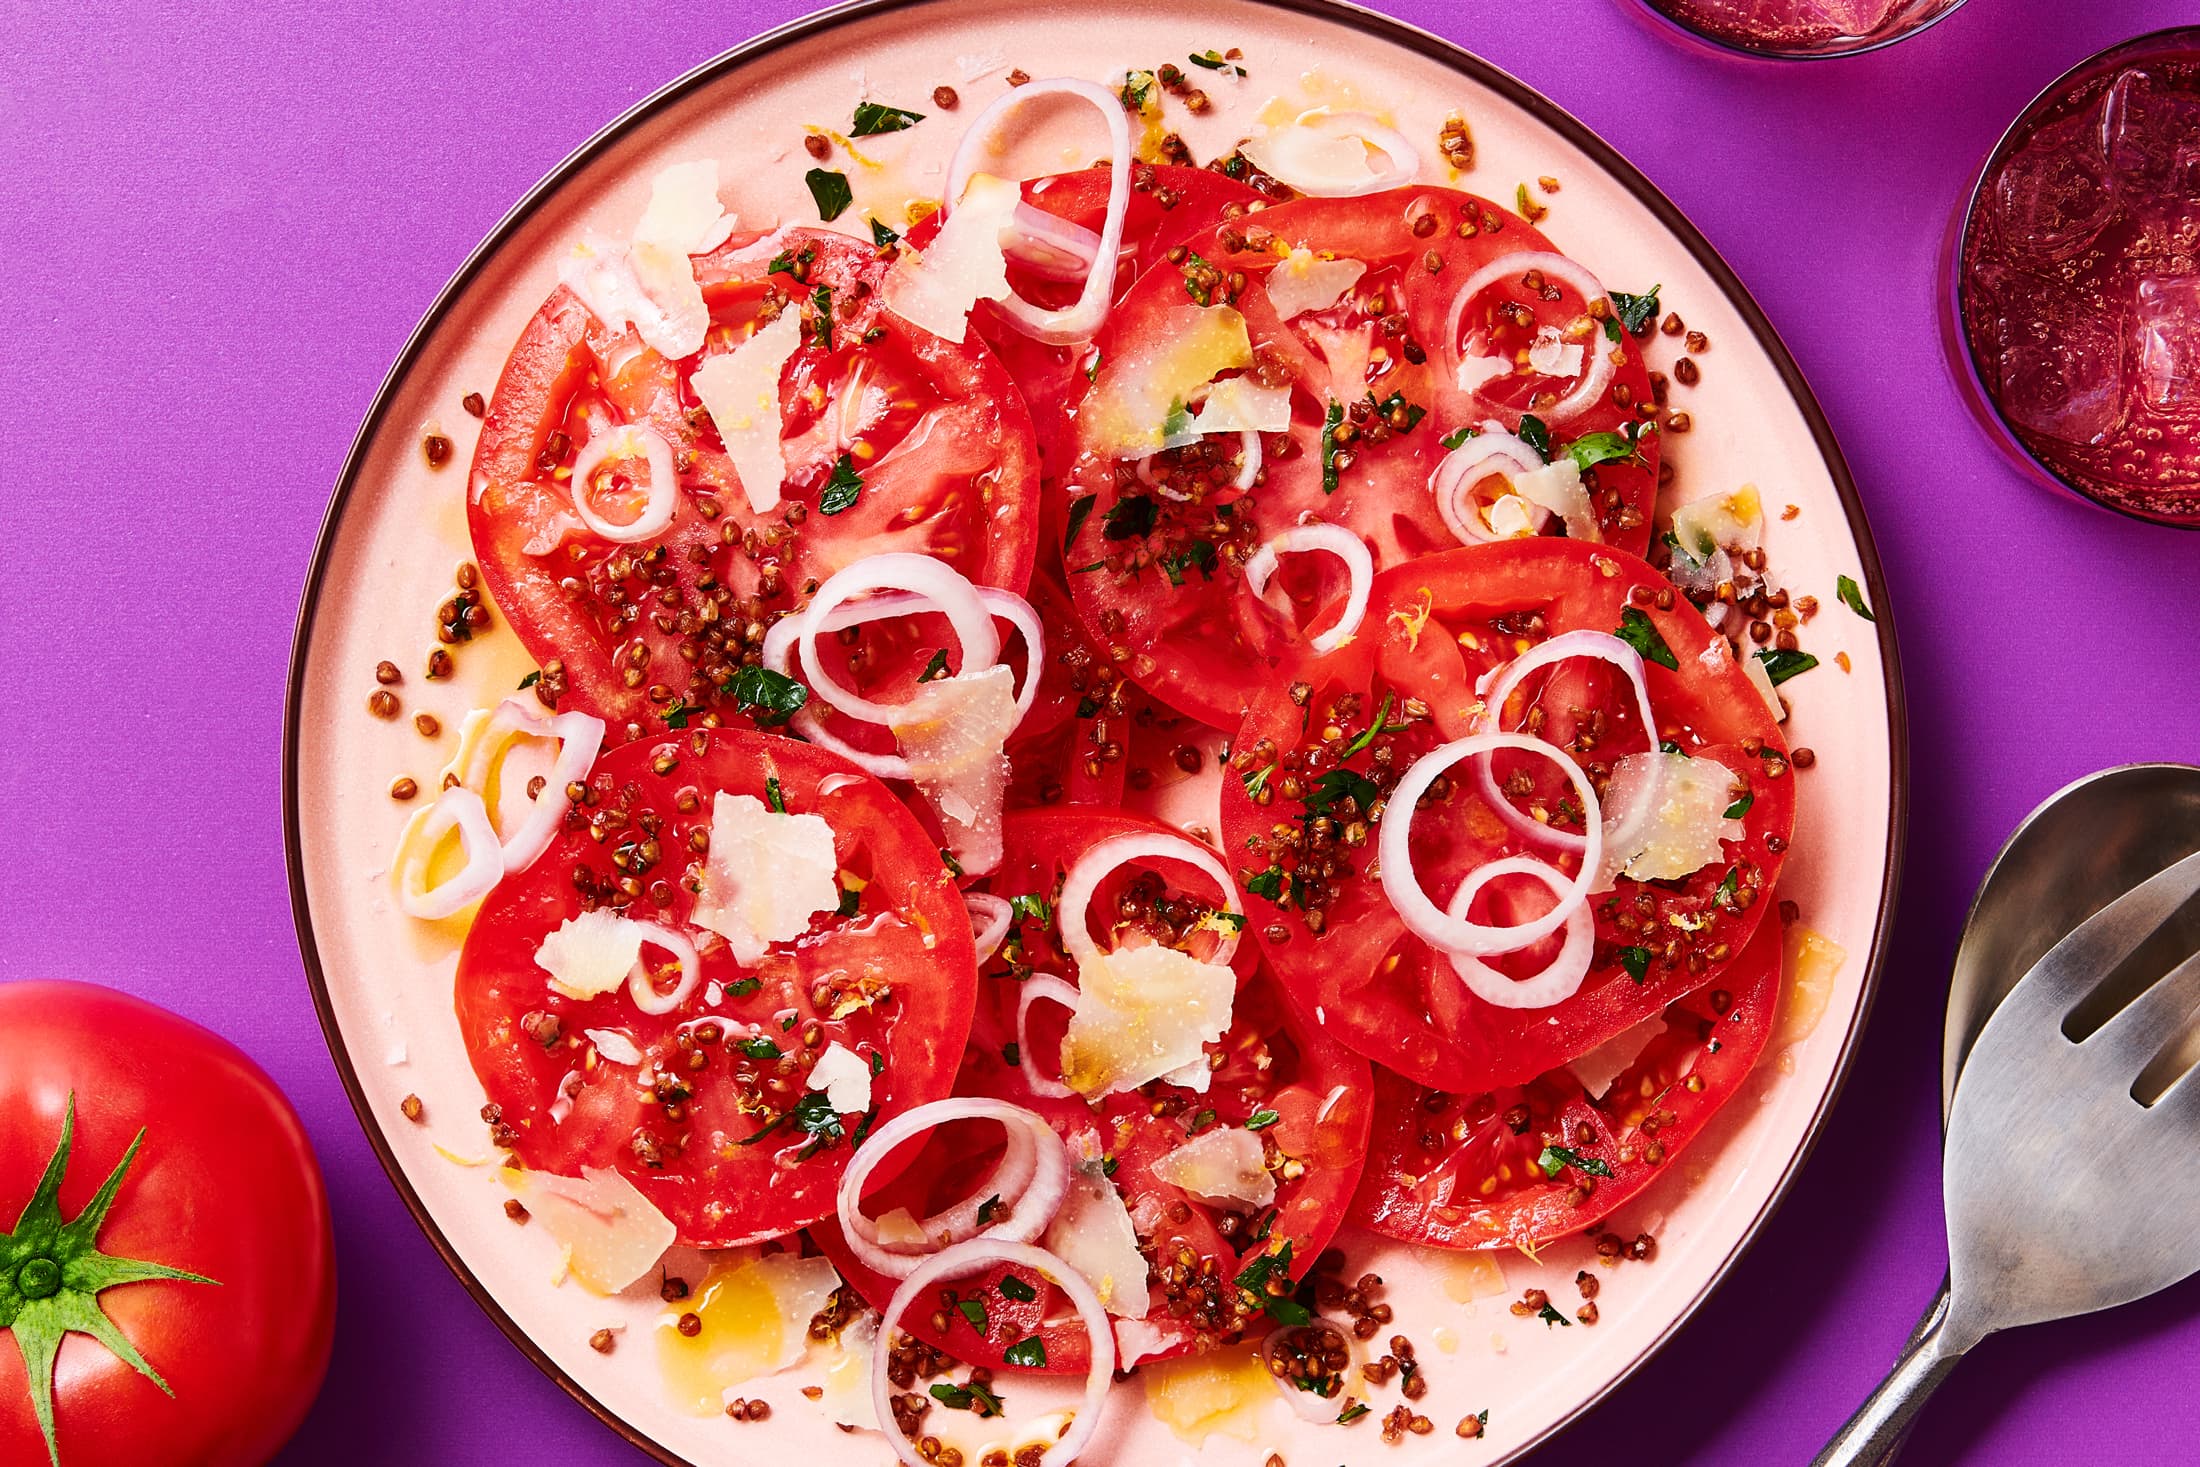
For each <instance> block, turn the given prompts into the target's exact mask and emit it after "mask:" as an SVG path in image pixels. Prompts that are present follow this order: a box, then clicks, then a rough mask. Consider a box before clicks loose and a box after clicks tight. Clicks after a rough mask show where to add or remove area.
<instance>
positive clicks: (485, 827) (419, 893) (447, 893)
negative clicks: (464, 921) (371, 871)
mask: <svg viewBox="0 0 2200 1467" xmlns="http://www.w3.org/2000/svg"><path fill="white" fill-rule="evenodd" d="M454 829H455V830H457V832H458V844H459V849H460V850H461V851H462V852H464V853H465V856H466V864H465V866H464V867H462V868H461V869H460V870H459V872H458V874H457V875H456V876H453V877H452V878H451V879H450V880H448V881H446V882H444V883H443V884H442V885H440V886H434V887H431V886H429V885H428V884H427V876H428V863H429V860H430V858H431V857H433V856H434V855H435V848H436V847H437V846H439V845H441V844H442V843H443V837H444V836H446V835H448V834H450V833H451V831H452V830H454ZM415 842H417V843H418V845H417V851H418V854H417V855H409V853H411V852H413V851H414V850H415V849H416V847H415ZM397 854H398V857H399V859H398V860H397V861H396V862H395V863H394V865H393V868H392V870H391V872H390V875H391V878H392V881H393V883H394V884H395V886H396V887H397V905H398V906H399V907H401V908H402V909H403V910H404V913H405V915H406V916H408V917H418V918H420V919H421V920H423V921H427V922H439V921H441V920H442V919H443V918H445V917H455V916H457V915H458V914H459V913H460V912H463V911H465V910H466V909H467V908H468V907H470V906H472V905H473V904H474V903H475V902H478V901H480V900H481V899H482V898H483V897H485V896H487V895H488V894H489V893H490V892H492V891H494V890H496V884H497V883H498V882H499V881H502V880H503V879H504V849H503V847H502V846H501V845H500V844H499V843H498V841H497V832H496V827H495V826H493V825H491V824H490V823H489V808H488V806H486V805H484V804H482V803H481V796H479V795H477V794H475V793H474V792H473V791H472V790H470V789H467V788H466V787H465V786H463V785H453V786H452V787H451V788H449V789H447V790H445V791H444V792H443V793H442V794H440V795H438V796H437V797H436V802H435V803H434V804H432V805H430V806H428V807H427V808H426V809H423V810H420V811H417V812H415V813H414V815H413V817H412V819H410V820H408V821H406V822H405V829H404V830H403V831H402V832H401V833H400V834H399V835H398V837H397ZM408 856H409V858H408Z"/></svg>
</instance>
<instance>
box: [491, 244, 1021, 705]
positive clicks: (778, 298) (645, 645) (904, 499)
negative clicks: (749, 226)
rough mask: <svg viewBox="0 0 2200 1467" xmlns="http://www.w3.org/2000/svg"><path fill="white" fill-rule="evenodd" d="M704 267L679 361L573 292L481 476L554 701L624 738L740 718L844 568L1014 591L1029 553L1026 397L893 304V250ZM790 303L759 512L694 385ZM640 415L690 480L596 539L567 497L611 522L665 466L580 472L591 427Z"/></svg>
mask: <svg viewBox="0 0 2200 1467" xmlns="http://www.w3.org/2000/svg"><path fill="white" fill-rule="evenodd" d="M694 263H695V277H696V280H697V282H698V283H699V284H700V285H701V287H702V290H703V296H704V300H705V302H706V303H707V305H708V307H709V311H710V318H711V326H710V329H709V331H708V334H707V337H706V340H705V343H704V345H703V348H702V350H701V351H700V352H698V353H696V354H695V355H693V356H689V357H685V358H682V359H680V360H678V361H671V360H667V359H666V358H665V357H664V356H662V355H660V354H659V353H657V352H656V351H653V350H651V349H649V348H648V347H646V346H643V345H642V344H641V343H640V342H639V341H637V340H636V339H635V338H634V337H633V336H632V335H631V334H629V333H628V332H626V331H625V330H623V329H621V330H619V331H617V332H612V331H609V330H607V329H606V328H605V327H604V325H603V323H602V322H600V321H598V320H597V319H596V318H595V317H594V316H593V315H591V314H590V312H589V310H588V308H587V307H586V306H584V305H583V304H582V303H581V301H580V299H579V298H578V297H577V296H576V295H574V293H573V292H572V291H571V290H569V289H567V288H566V287H564V286H560V287H559V288H558V290H557V291H555V292H554V293H553V294H552V295H551V296H550V298H549V300H547V301H546V302H544V304H543V306H542V309H541V310H540V311H538V312H537V313H536V314H535V317H534V319H533V320H531V321H530V322H529V323H528V325H527V327H526V329H525V331H524V332H523V333H522V335H521V338H520V341H519V344H518V345H517V346H516V347H515V348H514V349H513V352H512V355H511V357H510V359H509V360H508V361H507V362H506V364H505V368H504V373H503V375H502V377H501V378H500V379H499V380H498V383H497V389H496V393H495V396H494V397H493V398H492V399H491V400H490V403H489V406H488V411H487V415H486V417H485V419H484V421H483V424H482V432H481V440H480V443H479V445H478V447H477V448H476V450H475V455H474V464H473V471H472V474H471V476H470V478H469V481H468V489H467V514H468V523H469V527H470V529H471V533H472V536H473V542H474V548H475V551H476V553H477V555H478V556H479V557H480V561H481V567H482V571H483V574H484V575H485V577H486V578H487V582H488V586H489V590H490V592H491V593H492V594H493V595H494V596H495V598H496V601H497V604H498V606H499V607H500V608H501V609H502V611H503V613H504V616H505V617H506V619H507V620H508V621H509V622H510V623H511V625H512V627H513V629H514V630H515V631H516V632H517V633H518V634H519V636H520V639H521V640H522V641H523V642H525V643H526V645H527V648H528V650H529V651H530V652H532V653H533V654H534V655H535V657H536V658H537V660H539V661H540V662H541V663H542V665H543V676H542V680H541V683H540V685H539V691H540V695H541V696H542V697H543V699H544V701H545V702H549V703H552V704H553V705H554V706H556V707H559V708H577V709H581V710H583V711H586V712H591V713H595V714H598V715H600V716H601V717H603V718H604V719H605V720H606V721H607V722H608V723H609V724H610V725H611V737H612V738H613V740H614V741H618V740H621V739H623V738H625V737H639V736H641V735H642V734H644V733H661V732H664V731H665V730H666V728H667V727H668V726H669V727H672V728H678V727H681V726H684V724H685V723H686V722H687V721H688V718H689V716H690V715H691V714H693V713H694V712H696V711H708V712H710V713H713V714H715V715H717V716H719V717H720V718H722V719H726V720H738V719H741V718H743V717H745V716H746V714H747V712H748V711H749V708H748V705H745V704H744V702H743V700H742V699H741V698H740V697H739V696H738V695H737V694H738V690H737V688H736V685H735V682H734V679H735V674H736V673H737V672H738V671H739V670H740V669H741V668H742V667H743V666H745V665H751V664H754V663H755V662H756V660H757V655H758V650H759V648H760V646H761V642H762V638H763V634H764V631H765V630H766V629H767V628H768V627H769V625H770V623H771V622H773V621H775V620H777V619H778V618H779V617H780V616H782V615H784V614H785V613H786V612H787V611H789V610H792V609H793V608H794V607H795V606H797V605H798V604H799V603H800V602H801V601H802V599H803V598H804V597H805V596H806V595H807V594H808V590H809V589H810V588H811V587H813V586H814V585H815V584H816V583H817V582H818V581H821V580H823V579H824V578H825V577H826V576H828V575H830V574H832V573H833V572H834V571H836V570H839V569H841V568H842V567H844V566H847V565H850V564H852V563H854V562H855V561H858V560H861V559H863V558H864V557H866V556H869V555H873V554H876V553H879V552H882V551H891V550H906V551H916V552H919V553H923V554H928V555H932V556H936V557H938V558H939V559H941V560H944V561H946V562H948V563H949V564H951V565H953V566H955V567H956V568H957V569H958V570H960V571H961V572H962V573H963V574H964V575H966V576H967V577H969V578H970V579H971V580H973V581H975V582H978V583H980V584H983V585H991V586H1001V587H1005V588H1007V589H1009V590H1012V591H1021V590H1022V589H1023V586H1024V584H1025V582H1026V581H1027V580H1028V579H1029V577H1030V574H1031V567H1032V557H1033V553H1034V549H1035V545H1036V536H1037V533H1038V523H1039V497H1038V485H1039V478H1038V454H1037V450H1036V448H1035V447H1034V443H1033V438H1032V428H1031V419H1030V414H1029V413H1028V412H1027V411H1026V410H1025V408H1024V404H1023V400H1022V398H1021V397H1020V396H1019V395H1018V393H1017V391H1016V388H1015V386H1014V384H1013V383H1011V382H1010V380H1009V378H1008V374H1007V373H1006V372H1005V371H1004V370H1003V369H1002V367H1001V365H1000V363H999V362H997V361H995V360H994V358H993V356H992V353H991V352H990V351H988V350H987V349H986V347H985V345H984V343H983V342H982V341H979V340H977V339H975V338H972V339H970V340H969V341H967V342H965V343H961V344H957V343H954V342H949V341H944V340H942V339H940V338H939V337H936V336H933V335H932V334H931V333H929V332H926V331H923V330H921V329H919V328H917V327H914V326H911V325H909V324H908V323H906V322H904V321H902V320H900V319H899V318H898V317H895V316H892V315H891V314H890V313H888V312H886V311H885V310H884V309H883V308H882V307H881V305H880V304H879V301H878V297H877V285H878V282H879V280H880V279H881V278H882V276H883V274H884V272H885V270H886V268H887V267H886V262H885V260H884V259H883V258H882V257H881V253H880V251H879V250H878V249H876V248H875V247H873V246H871V245H868V244H865V243H862V242H859V241H857V240H854V239H851V238H849V237H848V236H846V235H842V234H836V233H832V232H829V231H824V230H814V229H788V230H782V231H779V232H777V233H775V234H773V235H771V236H769V237H767V238H764V239H756V238H753V237H751V238H746V239H743V240H740V241H738V242H729V243H728V244H726V245H725V246H724V247H722V248H721V249H719V250H718V251H716V252H715V253H713V254H711V255H709V256H707V257H702V258H698V259H697V260H696V261H695V262H694ZM788 311H794V312H798V313H799V319H800V321H801V325H802V340H801V345H800V346H799V347H798V348H797V349H796V351H795V353H794V355H793V357H792V358H791V359H790V360H789V361H788V362H787V364H786V366H785V367H784V369H783V370H782V372H781V377H780V399H781V402H782V404H783V409H782V416H783V421H782V424H781V431H780V439H781V444H780V446H781V451H782V453H783V455H784V460H785V465H786V477H785V480H784V482H783V484H782V485H781V486H779V494H780V498H779V503H778V504H777V506H776V507H775V508H773V509H771V510H768V511H766V512H763V513H761V514H760V513H757V512H755V511H753V510H752V509H751V508H750V499H749V496H748V494H747V493H746V492H745V489H744V486H743V485H742V484H741V482H740V479H739V476H738V475H737V474H736V472H735V470H734V466H733V461H732V459H731V457H730V456H729V455H728V453H727V451H726V447H725V444H724V442H723V441H722V439H721V437H720V435H719V432H718V430H717V427H716V425H715V423H714V422H713V420H712V418H711V415H710V414H709V413H708V412H707V411H705V410H704V409H703V408H702V406H701V401H700V399H699V398H698V396H697V395H696V392H695V388H694V376H695V373H696V371H697V370H698V369H699V368H701V367H702V366H703V364H704V363H705V362H707V361H709V360H710V359H711V358H713V357H715V356H718V355H720V354H723V353H726V352H731V351H733V350H734V349H736V348H737V347H739V346H740V345H742V344H744V343H745V342H746V341H747V340H748V339H749V337H750V336H751V335H753V334H754V332H755V331H756V330H757V329H759V328H761V327H762V326H764V325H765V324H767V323H768V322H770V321H771V320H773V319H774V318H776V317H778V316H779V315H781V314H782V313H784V312H788ZM624 424H638V425H642V426H644V427H647V428H649V429H651V430H654V432H655V433H656V434H658V435H659V436H661V437H662V439H663V440H664V441H665V443H666V444H667V445H669V447H670V450H671V462H672V465H673V468H674V471H675V473H676V475H677V477H678V480H679V486H678V488H679V492H678V496H677V500H676V503H675V504H674V506H673V509H672V514H671V518H670V521H669V522H668V523H667V524H666V525H665V527H664V528H663V529H662V530H660V531H658V532H657V533H655V534H652V535H649V536H647V537H646V538H644V539H641V540H621V539H607V538H605V536H603V535H602V534H599V533H596V532H595V531H593V530H592V529H591V528H590V526H589V525H588V524H587V523H585V518H586V517H584V516H582V515H580V514H578V513H577V512H576V507H575V501H574V496H575V495H576V494H586V495H589V496H591V503H590V508H591V510H592V511H594V512H595V514H596V517H597V518H598V520H599V521H601V522H602V523H607V524H612V525H614V526H617V525H618V524H622V523H627V524H630V523H633V522H634V520H635V519H636V518H637V517H638V515H639V514H640V513H641V509H640V504H639V501H641V500H642V499H644V498H646V496H647V494H648V491H649V488H650V486H649V483H648V477H649V473H650V472H651V471H650V470H649V469H648V468H647V467H646V463H645V462H644V461H643V460H641V459H639V458H632V457H628V458H610V459H606V460H605V461H604V463H603V464H602V465H601V466H600V467H597V468H596V469H595V471H594V472H593V473H592V474H591V476H590V477H591V479H592V481H593V482H592V483H591V484H589V485H586V486H579V487H576V486H575V485H574V483H573V482H572V474H573V470H574V467H575V462H576V460H577V459H578V458H579V456H580V455H581V454H582V453H583V452H584V451H585V449H586V447H587V445H588V444H589V443H590V441H591V439H592V438H595V437H596V436H597V435H598V434H601V433H604V432H606V431H608V430H609V429H611V428H613V427H616V426H618V425H624Z"/></svg>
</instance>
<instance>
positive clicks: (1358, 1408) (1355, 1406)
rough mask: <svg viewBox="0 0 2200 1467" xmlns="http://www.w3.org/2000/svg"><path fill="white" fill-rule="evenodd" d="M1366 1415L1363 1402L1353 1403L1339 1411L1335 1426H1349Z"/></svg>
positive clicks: (1365, 1406) (1365, 1405) (1365, 1404)
mask: <svg viewBox="0 0 2200 1467" xmlns="http://www.w3.org/2000/svg"><path fill="white" fill-rule="evenodd" d="M1366 1414H1367V1403H1366V1402H1365V1401H1354V1402H1353V1403H1352V1404H1351V1405H1349V1406H1347V1407H1345V1408H1344V1409H1343V1410H1342V1411H1339V1412H1338V1413H1337V1424H1338V1425H1339V1426H1350V1425H1351V1424H1352V1423H1353V1422H1355V1421H1357V1420H1359V1419H1360V1418H1361V1417H1362V1416H1365V1415H1366Z"/></svg>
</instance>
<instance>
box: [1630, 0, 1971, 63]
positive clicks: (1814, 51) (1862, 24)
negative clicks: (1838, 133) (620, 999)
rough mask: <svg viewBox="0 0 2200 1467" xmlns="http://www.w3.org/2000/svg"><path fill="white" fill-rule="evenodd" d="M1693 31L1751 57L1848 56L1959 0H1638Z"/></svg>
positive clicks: (1913, 28) (1921, 24)
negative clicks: (1746, 53)
mask: <svg viewBox="0 0 2200 1467" xmlns="http://www.w3.org/2000/svg"><path fill="white" fill-rule="evenodd" d="M1643 3H1644V4H1645V5H1648V6H1649V7H1650V9H1651V10H1652V11H1653V12H1655V13H1656V14H1658V15H1659V16H1661V17H1663V18H1664V19H1666V20H1669V21H1672V22H1673V23H1675V24H1676V25H1679V26H1682V27H1684V28H1685V29H1687V30H1689V31H1690V32H1693V33H1694V34H1695V35H1696V36H1699V37H1701V38H1702V39H1704V40H1706V41H1710V42H1711V43H1713V44H1714V45H1717V46H1721V47H1724V48H1726V49H1728V50H1734V51H1744V52H1748V53H1750V54H1752V55H1757V56H1779V57H1792V58H1807V57H1813V56H1849V55H1854V54H1855V53H1857V52H1859V51H1870V50H1872V49H1874V48H1876V47H1879V46H1884V45H1887V44H1889V43H1891V42H1894V41H1899V40H1901V39H1902V38H1903V37H1904V36H1912V35H1915V34H1917V33H1918V32H1919V31H1921V30H1923V29H1925V27H1927V26H1929V25H1931V24H1932V23H1933V22H1934V21H1936V20H1939V19H1940V18H1941V17H1942V16H1944V15H1946V14H1948V12H1950V11H1951V10H1954V9H1955V8H1956V7H1957V6H1958V5H1960V4H1962V3H1963V0H1643Z"/></svg>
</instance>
